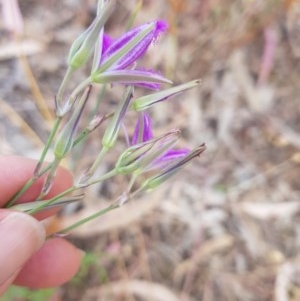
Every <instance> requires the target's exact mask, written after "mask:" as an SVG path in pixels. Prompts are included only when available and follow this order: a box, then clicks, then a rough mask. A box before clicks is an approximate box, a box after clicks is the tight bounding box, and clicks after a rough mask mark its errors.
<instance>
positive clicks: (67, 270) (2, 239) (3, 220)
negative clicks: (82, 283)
mask: <svg viewBox="0 0 300 301" xmlns="http://www.w3.org/2000/svg"><path fill="white" fill-rule="evenodd" d="M35 166H36V161H34V160H31V159H26V158H22V157H17V156H0V296H1V294H3V293H4V292H5V290H6V289H7V288H8V287H9V286H10V285H11V284H12V283H14V284H17V285H22V286H26V287H29V288H32V289H38V288H47V287H55V286H58V285H61V284H63V283H65V282H66V281H68V280H69V279H70V278H72V277H73V276H74V275H75V273H76V272H77V270H78V268H79V265H80V261H81V258H82V256H83V254H84V253H83V252H82V251H81V250H79V249H77V248H76V247H75V246H73V245H72V244H70V243H69V242H68V241H66V240H65V239H62V238H58V237H56V238H52V239H47V240H46V239H45V229H44V227H43V225H42V223H41V222H40V220H42V219H44V218H46V217H48V216H50V215H51V214H53V213H55V211H53V210H52V211H51V212H50V211H48V212H47V213H43V214H37V215H36V216H35V217H31V216H29V215H28V214H25V213H21V212H17V211H13V210H10V209H4V208H3V207H4V206H5V204H6V203H7V202H8V201H9V200H10V198H11V197H12V196H13V195H14V194H15V193H16V192H17V191H18V190H19V189H20V188H21V187H22V186H23V185H24V184H25V183H26V181H27V180H29V179H30V178H31V176H32V174H33V170H34V168H35ZM42 185H43V178H41V179H39V180H37V181H36V182H35V183H34V184H33V185H32V186H31V187H30V189H29V190H28V191H27V192H26V193H24V195H23V196H22V197H21V198H20V199H19V200H18V203H24V202H29V201H33V200H35V199H36V198H37V197H38V195H39V192H40V190H41V187H42ZM71 185H72V177H71V174H70V173H69V172H68V171H67V170H65V169H63V168H60V169H59V170H58V172H57V176H56V178H55V181H54V183H53V187H52V189H51V191H50V192H49V194H48V195H47V196H46V197H45V198H50V197H53V196H55V195H57V194H58V193H60V192H62V191H64V190H65V189H67V188H68V187H70V186H71Z"/></svg>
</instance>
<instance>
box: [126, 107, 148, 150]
mask: <svg viewBox="0 0 300 301" xmlns="http://www.w3.org/2000/svg"><path fill="white" fill-rule="evenodd" d="M152 138H153V133H152V121H151V118H150V116H149V115H148V114H147V113H146V112H142V114H140V116H139V118H138V121H137V123H136V126H135V128H134V132H133V136H132V141H131V144H132V145H136V144H138V143H142V142H146V141H149V140H150V139H152Z"/></svg>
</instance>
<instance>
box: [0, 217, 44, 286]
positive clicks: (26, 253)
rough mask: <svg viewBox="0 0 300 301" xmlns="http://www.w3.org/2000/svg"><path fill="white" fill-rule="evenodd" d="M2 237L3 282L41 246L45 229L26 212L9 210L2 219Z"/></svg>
mask: <svg viewBox="0 0 300 301" xmlns="http://www.w3.org/2000/svg"><path fill="white" fill-rule="evenodd" d="M6 214H7V212H5V215H6ZM0 237H1V240H0V266H1V269H0V284H1V283H3V282H5V281H6V280H7V279H8V278H9V277H10V276H11V275H13V273H15V272H16V271H17V270H18V269H19V268H20V267H21V266H22V265H23V264H24V263H25V262H26V261H27V260H28V259H29V258H30V257H31V256H32V255H33V254H34V253H35V252H36V251H37V250H38V249H39V248H40V247H41V245H42V244H43V242H44V240H45V229H44V227H43V226H42V225H41V224H40V223H39V222H38V221H37V220H36V219H34V218H33V217H31V216H29V215H27V214H25V213H20V212H9V213H8V214H7V215H6V216H5V217H4V218H3V219H2V220H1V221H0Z"/></svg>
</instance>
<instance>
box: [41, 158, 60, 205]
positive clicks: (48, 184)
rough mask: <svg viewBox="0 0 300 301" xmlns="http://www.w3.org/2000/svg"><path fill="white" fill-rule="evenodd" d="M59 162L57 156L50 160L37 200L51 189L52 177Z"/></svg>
mask: <svg viewBox="0 0 300 301" xmlns="http://www.w3.org/2000/svg"><path fill="white" fill-rule="evenodd" d="M60 162H61V159H57V158H55V159H54V161H53V162H52V166H51V169H50V171H49V173H48V174H47V178H46V180H45V182H44V185H43V188H42V192H41V194H40V195H39V197H38V198H37V201H40V200H41V199H42V198H43V197H44V196H45V195H46V194H47V193H48V192H49V190H50V189H51V187H52V184H53V180H54V177H55V174H56V170H57V168H58V166H59V164H60Z"/></svg>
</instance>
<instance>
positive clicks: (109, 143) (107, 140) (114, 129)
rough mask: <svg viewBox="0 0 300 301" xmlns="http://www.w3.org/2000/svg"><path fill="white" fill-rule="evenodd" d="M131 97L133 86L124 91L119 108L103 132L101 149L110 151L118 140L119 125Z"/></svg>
mask: <svg viewBox="0 0 300 301" xmlns="http://www.w3.org/2000/svg"><path fill="white" fill-rule="evenodd" d="M132 97H133V86H129V87H128V88H127V89H126V91H125V94H124V97H123V101H122V102H121V103H120V104H119V107H118V108H117V110H116V112H115V113H114V116H113V117H112V119H111V120H110V123H109V124H108V126H107V128H106V130H105V133H104V136H103V138H102V145H103V147H105V148H107V149H110V148H111V147H113V146H114V144H115V142H116V140H117V138H118V134H119V129H120V126H121V123H122V121H123V118H124V116H125V114H126V112H127V110H128V107H129V104H130V101H131V99H132Z"/></svg>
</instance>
